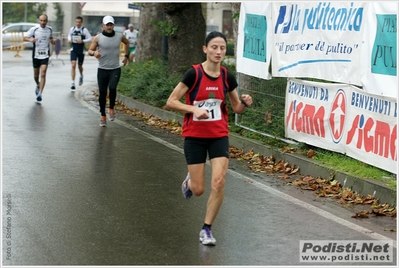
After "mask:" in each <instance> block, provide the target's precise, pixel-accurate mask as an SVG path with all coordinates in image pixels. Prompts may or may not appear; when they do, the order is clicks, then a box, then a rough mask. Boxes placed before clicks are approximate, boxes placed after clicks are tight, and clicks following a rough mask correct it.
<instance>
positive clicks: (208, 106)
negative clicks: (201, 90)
mask: <svg viewBox="0 0 399 268" xmlns="http://www.w3.org/2000/svg"><path fill="white" fill-rule="evenodd" d="M221 105H222V100H218V99H207V100H203V101H194V106H195V107H197V108H200V109H204V110H207V111H208V114H209V117H208V118H207V119H198V118H197V117H196V116H194V117H193V120H194V121H218V120H222V110H221Z"/></svg>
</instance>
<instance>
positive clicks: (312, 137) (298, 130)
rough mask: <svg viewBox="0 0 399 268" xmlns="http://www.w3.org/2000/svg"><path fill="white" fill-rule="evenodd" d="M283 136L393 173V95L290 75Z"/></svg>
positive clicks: (394, 162)
mask: <svg viewBox="0 0 399 268" xmlns="http://www.w3.org/2000/svg"><path fill="white" fill-rule="evenodd" d="M285 133H286V137H289V138H292V139H295V140H297V141H300V142H304V143H307V144H311V145H314V146H316V147H320V148H324V149H327V150H331V151H335V152H340V153H343V154H346V155H348V156H350V157H353V158H355V159H358V160H360V161H362V162H364V163H367V164H370V165H373V166H376V167H379V168H381V169H384V170H387V171H389V172H392V173H397V168H398V163H397V147H396V146H397V134H398V130H397V100H396V99H395V98H389V97H383V96H378V95H374V94H368V93H365V92H364V91H362V90H359V89H358V88H357V87H355V86H351V85H347V84H326V83H317V82H310V81H302V80H299V79H289V80H288V84H287V91H286V105H285Z"/></svg>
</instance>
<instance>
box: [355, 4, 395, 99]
mask: <svg viewBox="0 0 399 268" xmlns="http://www.w3.org/2000/svg"><path fill="white" fill-rule="evenodd" d="M368 5H369V8H368V12H367V13H366V14H367V16H365V26H366V29H367V31H364V38H363V39H364V40H365V42H364V46H363V49H362V65H361V68H362V76H361V82H362V84H363V90H364V91H366V92H369V93H373V94H377V95H382V96H388V97H392V98H397V96H398V76H397V13H398V3H396V2H370V3H368Z"/></svg>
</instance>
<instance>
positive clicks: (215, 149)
mask: <svg viewBox="0 0 399 268" xmlns="http://www.w3.org/2000/svg"><path fill="white" fill-rule="evenodd" d="M207 154H209V159H213V158H216V157H227V158H229V138H228V137H222V138H215V139H205V138H190V137H187V138H185V139H184V155H185V156H186V162H187V165H191V164H201V163H205V162H206V156H207Z"/></svg>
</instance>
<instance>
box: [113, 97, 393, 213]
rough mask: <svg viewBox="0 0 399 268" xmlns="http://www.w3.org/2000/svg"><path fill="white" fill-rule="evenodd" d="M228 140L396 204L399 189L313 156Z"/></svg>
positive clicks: (135, 105) (133, 105)
mask: <svg viewBox="0 0 399 268" xmlns="http://www.w3.org/2000/svg"><path fill="white" fill-rule="evenodd" d="M117 101H118V102H120V103H123V104H124V105H126V106H127V107H128V108H129V109H137V110H139V111H141V112H143V113H147V114H152V115H154V116H156V117H158V118H160V119H162V120H165V121H168V120H175V121H177V122H180V124H182V120H183V117H182V116H181V115H178V114H176V113H173V112H170V111H166V110H162V109H159V108H156V107H153V106H150V105H147V104H144V103H141V102H138V101H136V100H134V99H132V98H129V97H126V96H123V95H121V94H120V93H118V95H117ZM229 141H230V145H232V146H234V147H236V148H239V149H243V150H244V151H248V150H251V149H253V150H254V151H255V153H259V154H261V155H264V156H269V155H274V156H275V158H276V160H277V161H279V160H284V161H286V162H288V163H295V164H296V165H297V166H299V167H300V170H299V172H300V174H301V175H310V176H313V177H321V178H331V177H334V179H336V180H337V181H339V182H340V183H341V185H342V186H343V187H350V188H351V189H352V190H353V191H356V192H358V193H359V194H360V195H363V196H367V195H369V194H370V195H372V196H374V197H375V198H378V199H379V202H380V203H388V204H390V205H391V206H396V190H393V189H391V188H389V187H387V186H386V185H384V184H383V183H382V182H379V181H374V180H370V179H366V178H359V177H355V176H352V175H350V174H346V173H344V172H339V171H336V170H332V169H330V168H327V167H325V166H322V165H320V164H318V163H316V162H315V161H313V160H312V159H310V158H306V157H304V156H301V155H295V154H288V153H282V152H281V151H277V150H275V149H273V148H271V147H269V146H266V145H264V144H261V143H260V142H259V141H256V140H252V139H248V138H245V137H242V136H239V135H237V134H235V133H230V138H229Z"/></svg>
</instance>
